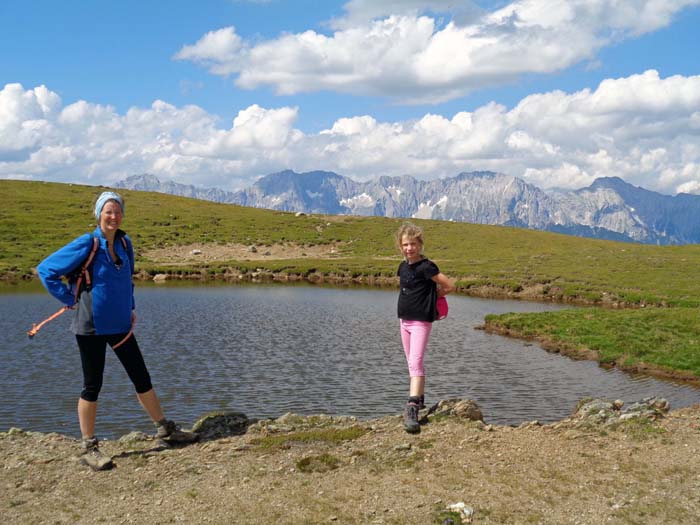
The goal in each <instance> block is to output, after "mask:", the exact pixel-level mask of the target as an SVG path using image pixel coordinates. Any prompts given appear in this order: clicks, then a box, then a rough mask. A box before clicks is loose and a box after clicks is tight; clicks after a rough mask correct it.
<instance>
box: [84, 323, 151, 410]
mask: <svg viewBox="0 0 700 525" xmlns="http://www.w3.org/2000/svg"><path fill="white" fill-rule="evenodd" d="M125 335H126V334H114V335H76V336H75V338H76V340H77V341H78V348H79V349H80V361H81V362H82V364H83V391H82V392H81V393H80V397H81V398H82V399H84V400H85V401H93V402H94V401H97V397H98V396H99V395H100V390H101V389H102V376H103V375H104V371H105V356H106V353H107V345H108V344H109V345H110V346H112V345H116V344H117V343H118V342H119V341H121V340H122V339H123V338H124V336H125ZM114 353H115V354H116V355H117V357H118V358H119V361H121V363H122V365H123V366H124V369H125V370H126V373H127V374H128V375H129V379H131V382H132V383H133V384H134V387H135V388H136V392H138V393H139V394H143V393H144V392H148V391H149V390H150V389H151V388H153V385H151V376H150V375H149V374H148V369H146V363H145V362H144V361H143V356H142V355H141V350H139V345H138V343H137V342H136V337H135V336H134V335H133V334H132V335H131V337H129V339H128V340H127V341H126V342H124V344H122V345H121V346H120V347H119V348H117V349H116V350H115V351H114Z"/></svg>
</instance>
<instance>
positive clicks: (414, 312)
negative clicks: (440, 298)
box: [396, 259, 440, 323]
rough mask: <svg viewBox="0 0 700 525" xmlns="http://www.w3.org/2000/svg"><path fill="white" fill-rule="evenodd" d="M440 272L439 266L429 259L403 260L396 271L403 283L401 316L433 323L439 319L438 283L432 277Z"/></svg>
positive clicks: (400, 296) (405, 318)
mask: <svg viewBox="0 0 700 525" xmlns="http://www.w3.org/2000/svg"><path fill="white" fill-rule="evenodd" d="M439 273H440V270H439V269H438V267H437V266H436V265H435V263H434V262H432V261H431V260H429V259H421V260H420V261H418V262H415V263H413V264H408V263H407V262H406V261H403V262H402V263H401V264H400V265H399V270H398V271H397V272H396V274H397V275H398V276H399V281H400V284H401V290H400V291H399V304H398V314H399V318H401V319H404V320H406V321H428V322H431V323H432V322H433V321H435V319H437V312H436V307H435V302H436V301H437V285H436V284H435V281H433V279H432V278H433V277H435V276H436V275H437V274H439Z"/></svg>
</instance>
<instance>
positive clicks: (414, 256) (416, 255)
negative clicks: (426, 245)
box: [401, 235, 423, 263]
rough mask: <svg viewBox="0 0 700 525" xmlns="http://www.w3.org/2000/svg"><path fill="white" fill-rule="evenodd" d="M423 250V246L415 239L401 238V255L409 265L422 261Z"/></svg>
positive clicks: (405, 236)
mask: <svg viewBox="0 0 700 525" xmlns="http://www.w3.org/2000/svg"><path fill="white" fill-rule="evenodd" d="M422 248H423V245H422V244H421V243H420V241H419V240H418V239H416V238H415V237H409V236H408V235H404V236H403V237H401V253H402V254H403V256H404V257H405V258H406V260H407V261H408V262H409V263H414V262H416V261H419V260H420V258H421V255H420V252H421V249H422Z"/></svg>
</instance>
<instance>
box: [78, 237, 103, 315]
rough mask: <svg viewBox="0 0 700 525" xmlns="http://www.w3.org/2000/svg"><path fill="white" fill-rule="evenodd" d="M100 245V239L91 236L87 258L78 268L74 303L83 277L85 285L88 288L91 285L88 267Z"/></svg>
mask: <svg viewBox="0 0 700 525" xmlns="http://www.w3.org/2000/svg"><path fill="white" fill-rule="evenodd" d="M99 246H100V240H99V239H98V238H97V237H93V238H92V249H91V250H90V255H88V257H87V259H85V262H84V263H83V267H82V268H81V269H80V275H79V276H78V280H77V281H76V283H75V304H78V298H79V295H80V285H81V284H82V282H83V278H84V279H85V286H86V287H87V288H88V289H89V288H90V287H91V286H92V277H90V271H89V270H88V268H90V265H91V264H92V260H93V259H94V258H95V253H97V248H98V247H99Z"/></svg>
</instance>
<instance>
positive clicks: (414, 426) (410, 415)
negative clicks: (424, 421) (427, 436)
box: [403, 397, 420, 434]
mask: <svg viewBox="0 0 700 525" xmlns="http://www.w3.org/2000/svg"><path fill="white" fill-rule="evenodd" d="M403 428H404V429H405V430H406V432H408V433H409V434H417V433H418V432H420V423H418V398H417V397H409V398H408V404H407V405H406V412H405V413H404V416H403Z"/></svg>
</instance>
